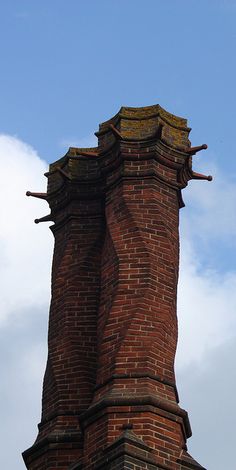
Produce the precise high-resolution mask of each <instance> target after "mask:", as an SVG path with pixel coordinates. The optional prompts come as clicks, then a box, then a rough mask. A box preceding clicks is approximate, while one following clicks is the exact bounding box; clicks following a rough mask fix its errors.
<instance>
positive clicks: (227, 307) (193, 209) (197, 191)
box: [177, 163, 236, 369]
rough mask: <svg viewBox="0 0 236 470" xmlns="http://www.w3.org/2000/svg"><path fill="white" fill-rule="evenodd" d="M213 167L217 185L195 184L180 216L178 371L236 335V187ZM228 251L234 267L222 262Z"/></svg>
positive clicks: (200, 361)
mask: <svg viewBox="0 0 236 470" xmlns="http://www.w3.org/2000/svg"><path fill="white" fill-rule="evenodd" d="M208 165H209V166H210V167H211V168H213V171H212V172H213V175H214V180H213V182H212V183H208V182H204V181H203V182H202V181H193V182H191V183H190V185H189V188H188V190H187V191H186V194H184V195H185V201H186V208H185V209H183V212H182V213H181V228H182V230H181V232H182V236H181V240H180V244H181V263H180V280H179V289H178V318H179V344H178V354H177V368H178V369H181V368H182V367H185V366H187V365H189V364H190V363H191V362H197V363H203V358H204V355H206V354H208V352H209V351H210V350H211V349H214V348H215V347H218V346H220V345H221V344H223V343H225V342H227V341H228V340H229V339H230V338H232V337H233V336H234V335H235V332H236V316H235V311H236V269H234V266H235V263H234V262H232V251H231V250H229V246H230V247H231V245H232V244H233V243H235V235H236V216H235V204H236V186H235V184H234V182H233V180H230V178H226V176H225V175H224V174H222V172H221V171H220V170H219V169H218V168H217V167H213V164H212V163H210V164H209V163H208ZM228 251H229V252H230V254H231V259H230V260H229V261H230V264H231V265H232V266H233V269H232V267H231V268H228V269H227V263H226V265H225V263H224V265H223V263H221V262H220V261H219V258H220V257H219V254H220V255H221V258H224V253H227V252H228Z"/></svg>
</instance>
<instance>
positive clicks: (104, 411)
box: [23, 105, 211, 470]
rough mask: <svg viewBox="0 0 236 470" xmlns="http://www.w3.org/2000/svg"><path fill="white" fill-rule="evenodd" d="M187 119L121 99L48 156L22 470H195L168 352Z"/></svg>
mask: <svg viewBox="0 0 236 470" xmlns="http://www.w3.org/2000/svg"><path fill="white" fill-rule="evenodd" d="M189 131H190V129H189V128H188V127H187V122H186V120H185V119H182V118H180V117H176V116H173V115H172V114H170V113H168V112H166V111H165V110H164V109H162V108H161V107H160V106H159V105H156V106H150V107H145V108H127V107H122V108H121V110H120V111H119V112H118V114H117V115H116V116H114V117H113V118H112V119H110V120H109V121H107V122H105V123H103V124H101V125H100V128H99V132H97V134H96V135H97V137H98V147H97V148H90V149H80V148H70V149H69V151H68V153H67V154H66V155H65V157H63V158H62V159H60V160H58V161H57V162H55V163H53V164H52V165H50V170H49V172H48V173H47V174H46V176H47V177H48V189H47V193H45V194H41V193H40V194H38V193H31V192H28V193H27V194H28V195H31V196H35V197H40V198H42V199H45V200H46V201H47V202H48V204H49V206H50V210H51V212H50V215H49V216H46V217H43V218H42V219H39V220H36V222H42V221H44V220H52V221H53V222H54V225H52V227H51V230H52V232H53V234H54V237H55V250H54V258H53V267H52V300H51V308H50V319H49V334H48V361H47V367H46V372H45V377H44V385H43V405H42V419H41V423H40V424H39V433H38V437H37V439H36V441H35V443H34V444H33V446H32V447H31V448H30V449H28V450H26V451H25V452H24V453H23V458H24V461H25V464H26V467H27V469H28V470H46V469H47V470H56V469H60V470H85V469H86V470H98V469H99V470H103V469H104V470H123V469H127V470H128V469H130V470H140V469H146V470H155V469H157V470H185V469H186V470H187V469H192V470H194V469H195V470H200V469H202V470H203V467H201V465H199V464H198V463H197V462H196V461H195V460H193V458H192V457H191V456H190V455H189V454H188V453H187V447H186V440H187V438H188V437H190V436H191V428H190V424H189V420H188V415H187V412H186V411H184V410H183V409H181V408H180V407H179V405H178V393H177V389H176V383H175V374H174V359H175V352H176V343H177V316H176V290H177V281H178V269H179V232H178V226H179V208H180V207H182V206H183V205H184V204H183V200H182V196H181V190H182V189H183V188H184V187H185V186H186V185H187V183H188V181H189V180H190V179H193V178H194V179H208V180H210V179H211V177H210V176H204V175H201V174H197V173H194V172H193V171H192V155H193V154H195V153H196V152H197V151H198V150H202V149H204V148H206V146H205V145H203V146H200V147H194V148H191V146H190V142H189V139H188V135H189Z"/></svg>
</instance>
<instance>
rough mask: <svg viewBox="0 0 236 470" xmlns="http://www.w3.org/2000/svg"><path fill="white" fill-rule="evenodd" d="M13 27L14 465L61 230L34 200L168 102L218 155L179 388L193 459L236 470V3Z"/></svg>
mask: <svg viewBox="0 0 236 470" xmlns="http://www.w3.org/2000/svg"><path fill="white" fill-rule="evenodd" d="M0 15H1V20H2V21H1V29H0V55H1V73H0V103H1V106H0V109H1V113H0V159H1V169H2V174H3V178H2V182H1V183H2V184H1V189H0V192H1V198H2V201H4V204H2V208H1V211H2V215H1V220H0V258H1V267H0V279H1V284H2V287H3V298H2V301H1V302H2V303H1V315H0V337H1V342H2V347H3V357H4V364H3V386H2V390H0V393H1V396H2V398H1V402H2V404H1V405H0V406H2V408H3V412H2V413H3V418H4V426H3V428H4V429H3V436H2V437H1V442H4V441H5V444H4V446H3V447H4V453H3V456H2V462H1V464H2V466H3V467H5V468H6V467H8V468H11V470H19V469H22V470H23V469H24V464H23V461H21V457H20V453H21V451H23V450H24V449H25V448H27V447H28V446H29V445H31V444H32V443H33V440H34V438H35V436H36V425H37V422H38V421H39V419H40V418H39V417H40V394H41V382H42V375H43V371H44V366H45V360H46V329H47V315H48V304H49V299H50V290H49V289H50V264H51V256H52V249H53V240H52V236H51V233H50V231H49V230H48V227H47V225H48V224H41V225H40V226H35V225H34V224H33V219H34V218H36V217H40V216H42V215H45V214H46V213H47V212H48V209H47V207H46V205H45V203H44V202H41V201H34V200H33V201H31V200H30V199H29V198H25V196H24V194H25V191H26V190H28V189H29V190H36V191H37V190H45V184H46V180H45V178H44V177H43V173H44V171H46V169H47V165H48V163H49V162H52V161H54V160H57V159H58V158H59V157H61V156H62V155H63V154H64V153H65V152H66V151H67V148H68V147H69V146H70V145H78V146H87V145H94V144H95V145H96V139H95V137H94V136H93V133H94V132H95V131H96V130H97V129H98V125H99V123H100V122H103V121H105V120H107V119H109V118H110V117H111V116H113V115H114V114H115V113H116V112H117V111H118V110H119V108H120V107H121V106H122V105H124V106H135V107H136V106H146V105H151V104H156V103H159V104H160V105H161V106H162V107H164V108H165V109H166V110H168V111H169V112H171V113H173V114H176V115H179V116H183V117H186V118H187V119H188V123H189V125H190V127H192V132H191V135H190V139H191V141H192V145H194V146H195V145H199V144H202V143H207V144H208V146H209V149H208V150H207V151H203V152H201V153H200V154H198V155H197V156H196V157H194V169H196V171H201V172H203V173H205V174H213V177H214V180H213V182H212V183H208V182H198V181H193V182H191V183H190V184H189V188H188V189H186V190H185V191H184V194H183V197H184V200H185V203H186V207H185V208H184V209H183V210H182V211H181V271H180V283H179V301H178V304H179V308H178V310H179V326H180V339H179V350H178V356H177V372H178V373H177V377H178V386H179V390H180V398H181V404H182V406H185V407H186V408H187V410H188V411H189V414H190V421H191V423H192V427H193V438H192V439H191V440H190V442H189V447H190V451H191V452H192V454H193V457H194V458H196V459H197V460H199V461H200V463H201V464H202V465H204V466H206V467H207V469H208V470H222V468H223V467H225V468H226V467H227V468H231V466H232V461H233V448H234V445H235V442H234V437H233V436H234V435H233V433H234V424H233V423H234V421H235V418H236V416H235V414H234V411H233V409H234V408H233V396H232V393H231V392H230V390H232V389H235V387H236V377H235V372H234V369H235V367H234V362H233V360H232V357H235V353H236V318H234V317H235V307H236V262H235V261H236V260H235V248H236V247H235V245H236V243H235V240H236V216H235V205H236V186H235V181H236V158H235V153H236V151H235V126H236V95H235V83H236V62H235V50H236V30H235V23H236V0H162V1H161V0H145V1H144V0H119V1H115V0H99V1H96V0H67V1H65V0H51V1H45V0H41V2H36V1H32V0H31V1H29V0H28V1H25V0H21V1H20V2H19V1H16V0H9V2H1V5H0ZM12 286H13V288H12ZM15 286H17V289H16V288H15ZM13 291H14V295H13V293H12V292H13ZM219 370H220V371H221V374H222V371H224V374H223V375H224V376H225V377H227V380H228V385H226V386H223V384H224V381H225V379H223V378H222V375H221V378H219ZM10 390H11V391H10ZM6 409H9V410H11V411H10V412H7V413H5V412H4V410H6ZM219 409H220V410H221V413H220V417H219V413H218V410H219ZM224 411H225V412H224ZM217 413H218V415H217ZM217 416H218V418H217ZM16 423H17V424H16ZM13 428H14V429H15V431H14V432H13V431H12V430H13ZM226 428H227V430H228V434H227V442H226V440H225V429H226ZM13 433H14V436H13ZM10 440H11V447H10V445H9V443H8V442H9V441H10ZM13 441H14V442H15V445H13V443H12V442H13ZM9 449H10V450H9ZM9 454H10V455H9Z"/></svg>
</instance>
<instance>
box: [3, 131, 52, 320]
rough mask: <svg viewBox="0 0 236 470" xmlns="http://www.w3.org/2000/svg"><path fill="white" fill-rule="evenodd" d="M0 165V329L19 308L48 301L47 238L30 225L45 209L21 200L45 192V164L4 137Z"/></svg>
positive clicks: (47, 234)
mask: <svg viewBox="0 0 236 470" xmlns="http://www.w3.org/2000/svg"><path fill="white" fill-rule="evenodd" d="M0 161H1V171H2V179H1V185H0V197H1V203H2V204H1V218H0V258H1V264H0V278H1V288H2V289H1V291H2V294H1V300H0V327H1V325H2V324H3V323H4V322H6V321H10V320H11V318H13V317H14V315H15V314H16V313H17V311H19V309H21V308H22V307H24V306H28V307H30V306H32V307H33V305H40V304H42V303H44V302H45V299H47V298H48V297H49V294H50V269H51V268H50V260H51V253H52V243H53V237H52V235H51V233H50V232H49V231H48V230H47V229H46V227H45V225H44V226H43V224H42V225H37V226H36V225H35V224H34V219H35V218H36V217H40V216H42V215H45V214H46V213H48V210H49V209H48V206H47V204H46V203H45V202H44V201H42V200H36V199H33V198H27V197H26V196H25V192H26V190H28V189H30V190H33V191H39V192H41V191H45V189H46V178H44V176H43V173H44V172H45V171H46V170H47V166H48V165H47V164H46V162H44V161H43V160H42V159H40V158H39V156H38V155H37V153H36V151H35V150H34V149H32V147H30V146H29V145H27V144H25V143H23V142H21V141H20V140H19V139H17V138H16V137H11V136H7V135H0ZM44 180H45V181H44ZM32 312H33V308H32Z"/></svg>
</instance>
